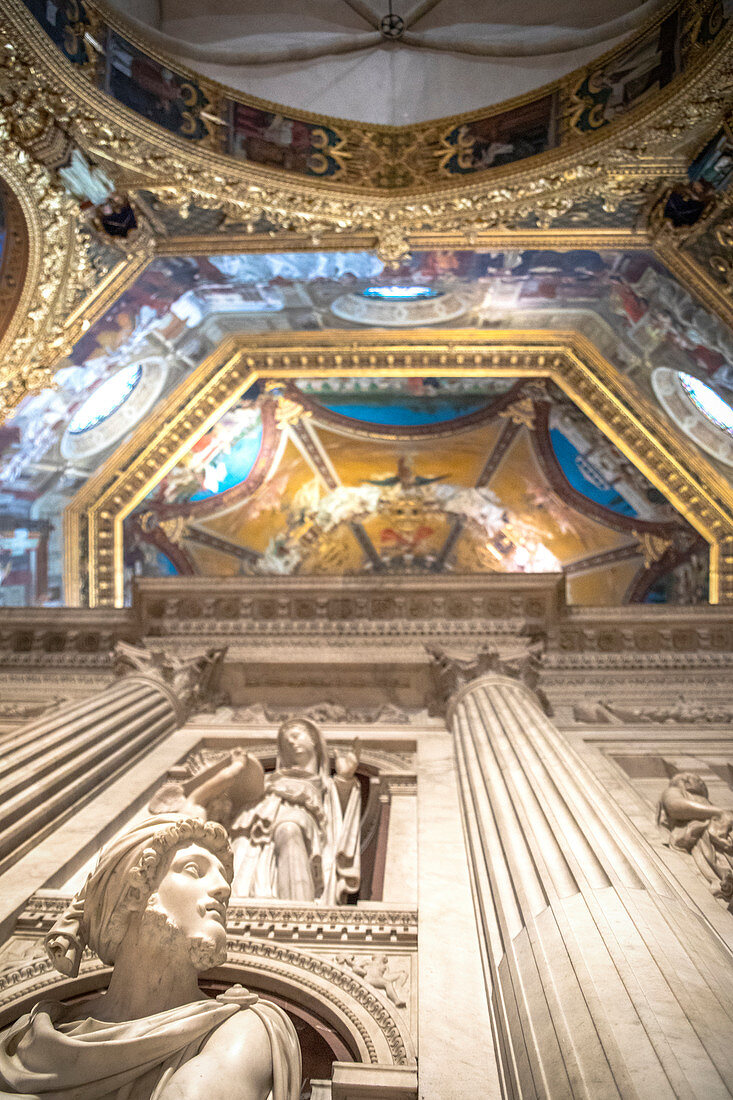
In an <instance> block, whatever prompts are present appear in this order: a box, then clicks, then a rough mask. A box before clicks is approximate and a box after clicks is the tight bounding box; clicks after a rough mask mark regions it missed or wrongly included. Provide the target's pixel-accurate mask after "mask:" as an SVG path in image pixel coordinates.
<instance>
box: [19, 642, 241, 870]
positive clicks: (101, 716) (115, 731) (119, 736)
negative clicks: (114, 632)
mask: <svg viewBox="0 0 733 1100" xmlns="http://www.w3.org/2000/svg"><path fill="white" fill-rule="evenodd" d="M223 654H224V651H223V650H209V652H208V653H206V654H204V655H203V656H200V657H195V658H190V659H187V660H179V659H177V658H170V657H167V656H166V655H165V654H163V653H160V652H155V651H149V650H146V649H142V648H139V647H137V646H132V645H128V644H126V643H124V642H123V643H120V644H119V645H118V646H117V649H116V656H117V662H118V670H119V671H120V672H121V676H120V678H119V679H117V680H116V681H114V682H113V683H112V684H110V685H109V686H108V687H106V688H105V689H104V690H103V691H100V692H97V693H96V694H95V695H92V696H90V697H89V698H88V699H84V700H83V701H82V702H78V703H73V704H69V705H67V706H62V707H59V708H58V709H56V710H54V711H52V712H51V713H49V714H47V715H45V716H44V717H42V718H39V719H37V720H35V721H33V722H27V723H26V724H25V725H23V726H20V728H18V729H16V730H14V731H13V732H12V733H11V734H9V735H8V736H6V737H5V738H4V739H3V740H2V741H0V868H2V869H4V868H5V867H8V866H9V865H10V864H11V863H13V862H15V860H16V859H18V858H19V857H20V856H21V855H22V854H23V851H24V850H25V847H26V846H27V844H28V843H29V841H31V840H32V839H33V838H34V837H36V836H37V835H38V833H39V832H41V831H42V830H44V829H46V828H48V827H49V826H53V825H55V824H57V823H58V822H59V821H60V820H61V819H62V818H63V816H64V815H65V814H66V813H67V812H68V811H69V810H70V809H71V808H72V807H73V806H74V805H75V804H77V803H78V802H79V801H80V800H81V799H84V798H86V797H87V796H88V795H89V794H90V793H91V792H93V791H94V790H96V789H97V788H98V787H100V786H101V784H102V783H104V782H105V780H107V779H108V778H109V777H110V776H112V775H114V774H115V773H116V772H118V771H119V770H120V769H121V768H122V767H124V766H125V765H126V764H127V763H129V762H130V761H131V760H132V759H134V758H135V757H136V756H137V755H138V754H139V753H141V752H142V751H143V750H145V749H147V748H150V747H151V746H152V745H154V744H155V743H156V742H157V741H159V740H161V739H162V738H163V737H165V736H166V734H168V733H170V732H171V731H172V730H174V729H176V727H178V726H180V725H182V724H183V723H184V722H185V721H186V718H187V717H188V715H189V714H190V713H192V712H193V711H194V710H196V709H197V707H199V706H200V705H201V704H202V702H203V700H204V698H205V696H206V695H207V694H208V693H209V692H210V691H211V690H212V689H213V687H214V680H215V678H216V676H217V674H218V669H219V666H220V663H221V659H222V657H223Z"/></svg>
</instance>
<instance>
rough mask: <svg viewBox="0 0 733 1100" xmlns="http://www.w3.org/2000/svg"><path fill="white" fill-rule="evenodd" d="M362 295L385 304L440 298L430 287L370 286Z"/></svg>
mask: <svg viewBox="0 0 733 1100" xmlns="http://www.w3.org/2000/svg"><path fill="white" fill-rule="evenodd" d="M362 294H363V295H364V297H365V298H377V299H382V300H383V301H385V302H421V301H425V300H427V299H428V298H437V297H438V291H437V290H433V289H432V287H429V286H396V285H393V286H368V287H367V288H366V290H363V291H362Z"/></svg>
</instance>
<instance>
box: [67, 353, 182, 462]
mask: <svg viewBox="0 0 733 1100" xmlns="http://www.w3.org/2000/svg"><path fill="white" fill-rule="evenodd" d="M167 373H168V371H167V367H166V364H165V362H164V360H163V359H161V358H158V357H157V356H150V357H149V358H147V359H143V360H141V361H140V362H138V363H130V364H128V366H125V367H122V368H121V369H120V370H118V371H117V372H116V373H115V374H113V375H112V376H111V378H108V379H107V380H106V381H105V382H103V383H102V385H101V386H98V387H97V389H96V390H94V392H93V393H91V394H90V395H89V397H88V398H87V399H86V401H85V402H84V404H83V405H82V406H81V408H79V409H77V410H76V412H75V413H74V415H73V416H72V417H71V420H70V421H69V423H68V425H67V428H66V431H65V432H64V434H63V437H62V439H61V454H62V455H63V456H64V458H69V459H73V460H75V461H80V460H82V459H85V458H88V457H90V456H91V455H96V454H98V453H99V452H100V451H106V450H107V449H108V448H109V447H111V446H112V444H113V443H117V441H118V440H120V439H121V438H122V437H123V436H124V435H126V434H127V432H129V431H130V429H131V428H133V427H134V426H135V425H136V424H137V423H138V421H139V420H141V419H142V418H143V417H144V416H145V415H146V413H148V412H149V411H150V409H151V408H152V407H153V405H154V404H155V402H156V401H157V400H158V397H159V396H160V394H161V392H162V390H163V386H164V385H165V380H166V377H167Z"/></svg>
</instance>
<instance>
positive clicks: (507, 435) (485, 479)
mask: <svg viewBox="0 0 733 1100" xmlns="http://www.w3.org/2000/svg"><path fill="white" fill-rule="evenodd" d="M521 428H522V425H521V424H518V423H516V422H515V421H514V420H507V422H506V424H505V425H504V427H503V428H502V430H501V434H500V435H499V438H498V439H497V441H496V443H495V444H494V446H493V447H492V448H491V451H490V453H489V455H488V457H487V459H486V461H485V462H484V465H483V469H482V470H481V473H480V474H479V475H478V477H477V478H476V488H477V489H485V488H486V487H487V486H488V484H489V482H490V481H491V479H492V477H493V476H494V474H495V473H496V471H497V470H498V469H499V466H500V465H501V463H502V461H503V460H504V458H505V456H506V454H507V452H508V451H509V448H510V447H511V445H512V443H513V442H514V440H515V438H516V437H517V435H518V434H519V431H520V430H521Z"/></svg>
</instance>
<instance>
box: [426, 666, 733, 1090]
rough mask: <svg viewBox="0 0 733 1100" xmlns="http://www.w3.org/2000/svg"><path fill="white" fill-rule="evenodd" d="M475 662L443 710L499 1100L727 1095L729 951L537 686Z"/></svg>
mask: <svg viewBox="0 0 733 1100" xmlns="http://www.w3.org/2000/svg"><path fill="white" fill-rule="evenodd" d="M484 656H485V655H484ZM481 663H482V662H481V661H479V662H473V671H474V673H476V672H478V675H476V676H475V678H473V679H472V678H471V669H470V667H469V665H470V663H469V662H458V663H457V668H454V670H453V679H454V683H453V685H452V686H453V688H454V690H453V692H452V695H451V697H450V699H449V702H448V707H447V715H448V722H449V725H450V728H451V730H452V733H453V736H454V741H455V747H456V754H457V764H458V772H459V780H460V787H461V796H462V811H463V815H464V823H465V834H466V841H467V847H468V853H469V862H470V871H471V876H472V884H473V894H474V902H475V910H476V918H477V922H478V926H479V935H480V938H481V940H482V944H483V950H484V963H485V968H486V973H487V987H488V988H489V989H490V997H491V1001H492V1008H493V1015H494V1019H495V1021H496V1037H495V1038H496V1042H497V1046H498V1049H499V1052H500V1058H501V1062H502V1066H503V1074H504V1079H505V1087H506V1094H507V1096H509V1097H522V1098H524V1097H553V1098H557V1100H560V1098H565V1097H588V1098H592V1100H605V1098H607V1097H608V1098H610V1097H619V1096H622V1097H639V1098H640V1100H642V1098H644V1100H647V1098H651V1097H654V1098H655V1100H658V1098H661V1097H699V1098H701V1100H702V1098H705V1100H712V1098H714V1097H715V1098H717V1097H725V1096H730V1095H731V1094H733V956H732V955H731V953H730V952H729V950H728V949H727V947H726V946H725V945H724V944H723V942H722V941H721V940H720V939H719V937H718V936H717V934H716V933H715V932H714V930H713V929H712V927H711V926H710V925H709V924H708V923H707V921H706V920H705V919H704V917H703V916H702V915H701V914H700V913H699V912H698V911H697V909H696V908H695V907H694V905H693V903H692V902H690V901H689V900H688V899H687V898H686V896H685V895H684V894H683V893H682V892H681V891H680V890H679V888H678V887H676V885H675V883H674V881H673V880H672V878H671V877H670V876H669V875H668V874H667V873H666V871H665V869H664V867H663V865H662V864H661V863H660V862H659V861H658V860H657V857H656V855H655V853H654V852H653V850H652V849H651V848H650V847H649V846H648V845H647V843H646V842H645V841H644V839H643V838H642V837H641V835H640V834H639V833H638V832H637V831H636V829H635V828H634V827H633V825H632V824H631V823H630V822H629V821H628V820H627V819H626V817H625V816H624V815H623V813H622V812H621V811H620V810H619V809H618V808H617V807H616V806H615V804H614V803H613V801H612V799H611V798H609V797H608V795H607V794H606V792H605V790H604V789H603V787H602V786H601V785H600V783H599V782H598V781H597V780H596V778H595V776H594V775H593V773H592V772H591V770H590V769H589V768H588V767H587V765H586V764H585V762H584V761H583V760H582V759H581V757H580V756H578V754H576V753H575V751H574V750H573V749H572V748H571V746H570V745H569V744H568V742H567V741H566V739H565V738H564V737H563V736H562V735H561V734H560V732H559V731H558V730H557V729H556V727H555V726H554V725H553V723H552V722H551V721H550V719H549V718H547V716H546V715H545V713H544V712H543V710H542V708H541V707H540V706H539V704H538V701H537V698H536V697H535V695H534V693H533V692H532V691H531V690H529V688H528V687H527V686H526V685H525V684H524V683H522V682H519V681H518V680H516V679H513V678H511V677H509V676H507V675H503V674H501V673H500V672H496V671H486V666H487V665H488V666H490V665H491V663H492V662H491V661H490V660H484V661H483V668H480V667H478V666H480V665H481ZM493 663H494V666H495V667H496V665H497V664H498V662H496V661H494V662H493ZM439 673H440V675H441V677H442V682H443V687H444V688H445V685H446V680H447V679H450V669H449V659H447V658H446V657H445V655H443V657H442V666H441V667H440V668H439ZM460 681H463V683H462V685H461V684H460ZM465 1007H466V1011H470V1006H465Z"/></svg>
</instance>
